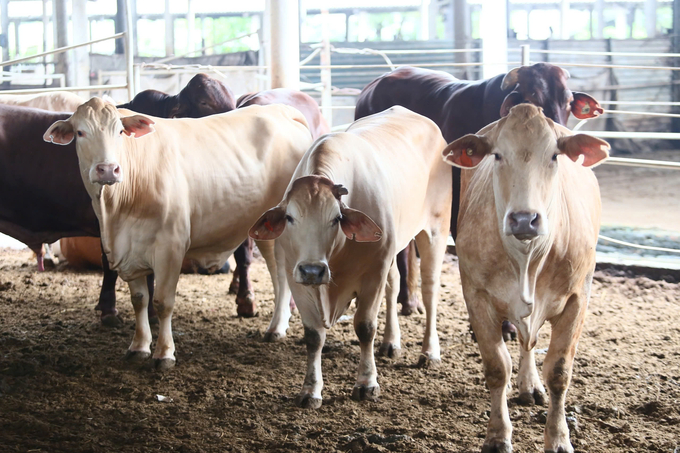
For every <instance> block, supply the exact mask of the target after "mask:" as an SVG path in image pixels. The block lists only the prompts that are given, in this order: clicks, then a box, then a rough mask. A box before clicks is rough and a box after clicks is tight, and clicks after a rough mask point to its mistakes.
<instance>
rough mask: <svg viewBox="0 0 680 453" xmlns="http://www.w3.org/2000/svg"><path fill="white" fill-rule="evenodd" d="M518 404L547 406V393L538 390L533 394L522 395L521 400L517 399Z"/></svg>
mask: <svg viewBox="0 0 680 453" xmlns="http://www.w3.org/2000/svg"><path fill="white" fill-rule="evenodd" d="M517 402H518V403H519V404H521V405H522V406H533V405H537V406H543V405H545V393H543V392H541V391H540V390H538V389H536V390H534V392H533V393H531V392H525V393H520V395H519V398H517Z"/></svg>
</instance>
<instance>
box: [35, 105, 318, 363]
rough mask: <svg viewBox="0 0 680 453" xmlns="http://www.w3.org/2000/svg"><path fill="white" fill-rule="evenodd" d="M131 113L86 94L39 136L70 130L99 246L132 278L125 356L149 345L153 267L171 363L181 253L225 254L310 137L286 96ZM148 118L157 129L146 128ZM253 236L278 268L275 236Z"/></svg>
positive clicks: (275, 195)
mask: <svg viewBox="0 0 680 453" xmlns="http://www.w3.org/2000/svg"><path fill="white" fill-rule="evenodd" d="M128 113H130V114H131V113H132V112H127V111H125V110H116V107H115V106H113V105H111V104H108V103H105V102H103V101H102V100H100V99H98V98H92V99H90V100H89V101H88V102H87V103H85V104H83V105H82V106H80V107H78V110H77V111H76V112H75V113H74V114H73V116H71V117H70V118H69V119H67V120H64V121H57V122H56V123H54V124H53V125H52V126H50V128H49V129H48V130H47V132H45V135H44V138H45V140H47V141H53V142H54V143H58V144H67V143H70V142H71V141H72V140H73V139H74V137H76V138H75V140H76V150H77V153H78V160H79V164H80V169H81V175H82V177H83V182H84V183H85V187H86V189H87V191H88V193H89V194H90V197H91V198H92V205H93V207H94V210H95V213H96V214H97V217H98V219H99V224H100V227H101V239H102V245H103V249H104V252H105V253H106V256H107V258H108V260H109V263H111V269H113V270H116V271H118V273H119V275H120V276H121V277H122V278H123V279H124V280H126V281H127V282H128V283H129V286H130V295H131V297H132V303H133V305H134V308H135V317H136V321H137V325H136V330H135V335H134V339H133V340H132V344H131V345H130V348H129V351H128V357H129V358H131V359H144V358H147V357H148V356H149V355H150V345H151V330H150V329H149V323H148V316H147V305H148V302H149V300H148V299H149V295H148V289H147V285H146V278H145V276H146V275H148V274H150V273H154V274H155V277H156V289H155V291H154V300H153V304H154V308H155V309H156V311H157V312H158V317H159V322H160V326H159V334H158V342H157V345H156V348H155V351H154V354H153V358H154V359H155V360H156V366H157V367H159V368H168V367H171V366H173V365H174V364H175V355H174V353H175V345H174V343H173V340H172V331H171V317H172V310H173V305H174V301H175V289H176V286H177V280H178V278H179V273H180V267H181V265H182V259H183V258H184V257H185V255H186V257H187V258H191V259H193V260H196V261H197V262H199V263H200V265H201V266H202V267H205V268H210V267H211V266H214V265H218V264H221V263H224V261H225V260H226V257H227V256H228V255H229V254H230V253H232V252H233V251H234V249H236V248H237V247H238V246H239V244H241V243H242V242H243V240H244V239H245V238H246V237H247V234H248V228H249V227H250V226H251V225H252V224H253V222H254V221H255V220H257V216H259V214H260V213H261V212H262V211H264V210H266V209H268V208H270V207H272V206H274V205H275V204H276V203H277V202H278V201H279V200H280V199H281V196H282V194H283V193H284V191H285V188H286V185H287V184H288V182H289V181H290V177H291V175H292V174H293V171H294V170H295V167H296V165H297V163H298V162H299V160H300V158H301V157H302V155H303V154H304V152H305V150H306V149H307V148H308V147H309V145H310V144H311V141H312V140H311V134H310V132H309V129H307V125H306V122H305V119H304V116H302V114H301V113H300V112H298V111H297V110H296V109H294V108H292V107H288V106H284V105H271V106H266V107H262V106H253V107H248V108H246V109H243V110H241V109H239V110H234V111H232V112H229V113H225V114H220V115H214V116H209V117H206V118H201V119H173V120H164V119H160V118H153V119H151V118H150V117H147V116H144V115H131V116H127V115H128ZM152 124H155V126H154V127H155V130H156V131H157V133H155V134H151V135H148V136H147V134H149V133H151V132H153V131H154V128H152V126H151V125H152ZM133 134H134V137H135V138H128V137H127V136H128V135H133ZM259 246H260V250H261V251H262V254H263V256H264V257H265V259H267V262H268V265H269V266H270V271H271V272H273V274H272V275H275V272H276V271H275V262H274V257H273V243H271V242H270V243H263V244H259ZM273 280H274V282H275V288H274V289H275V291H276V289H277V288H276V279H275V278H273Z"/></svg>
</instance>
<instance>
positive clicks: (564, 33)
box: [560, 0, 570, 39]
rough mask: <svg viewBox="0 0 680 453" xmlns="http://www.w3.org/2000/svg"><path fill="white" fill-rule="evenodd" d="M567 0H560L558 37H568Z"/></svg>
mask: <svg viewBox="0 0 680 453" xmlns="http://www.w3.org/2000/svg"><path fill="white" fill-rule="evenodd" d="M569 7H570V5H569V0H562V1H561V2H560V39H569Z"/></svg>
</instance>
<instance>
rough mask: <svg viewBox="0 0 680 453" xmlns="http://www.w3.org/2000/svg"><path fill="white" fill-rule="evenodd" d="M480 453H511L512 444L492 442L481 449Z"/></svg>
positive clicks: (507, 441) (508, 442)
mask: <svg viewBox="0 0 680 453" xmlns="http://www.w3.org/2000/svg"><path fill="white" fill-rule="evenodd" d="M482 453H512V444H511V443H510V441H509V440H506V441H502V442H494V443H492V444H489V445H484V446H483V447H482Z"/></svg>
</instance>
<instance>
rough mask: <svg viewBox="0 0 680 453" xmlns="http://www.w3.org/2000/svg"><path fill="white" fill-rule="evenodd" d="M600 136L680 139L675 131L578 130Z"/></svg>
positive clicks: (679, 135)
mask: <svg viewBox="0 0 680 453" xmlns="http://www.w3.org/2000/svg"><path fill="white" fill-rule="evenodd" d="M579 132H580V133H584V134H589V135H592V136H594V137H600V138H639V139H651V140H680V134H679V133H675V132H613V131H582V130H580V131H579Z"/></svg>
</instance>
